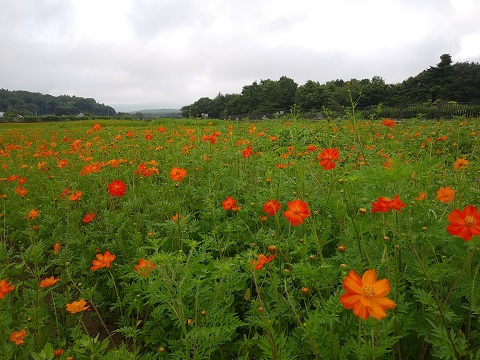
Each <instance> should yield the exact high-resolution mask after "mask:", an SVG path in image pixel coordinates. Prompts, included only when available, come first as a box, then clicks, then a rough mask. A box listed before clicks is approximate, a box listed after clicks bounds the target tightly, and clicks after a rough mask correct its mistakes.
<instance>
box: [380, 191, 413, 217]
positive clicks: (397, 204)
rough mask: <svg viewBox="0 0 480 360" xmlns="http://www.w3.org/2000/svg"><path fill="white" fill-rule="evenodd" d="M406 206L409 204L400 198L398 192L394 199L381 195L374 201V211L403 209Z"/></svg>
mask: <svg viewBox="0 0 480 360" xmlns="http://www.w3.org/2000/svg"><path fill="white" fill-rule="evenodd" d="M405 206H407V205H406V204H405V203H404V202H402V200H400V195H398V194H397V195H395V197H394V198H393V199H390V198H388V197H383V196H380V197H379V198H378V200H377V202H374V201H372V213H375V212H388V211H389V210H393V211H401V209H402V208H404V207H405Z"/></svg>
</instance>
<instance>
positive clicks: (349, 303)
mask: <svg viewBox="0 0 480 360" xmlns="http://www.w3.org/2000/svg"><path fill="white" fill-rule="evenodd" d="M361 297H362V295H358V294H351V293H346V294H343V295H342V296H340V302H341V303H342V305H343V306H344V307H345V309H353V308H354V307H355V304H356V303H357V302H359V301H360V298H361Z"/></svg>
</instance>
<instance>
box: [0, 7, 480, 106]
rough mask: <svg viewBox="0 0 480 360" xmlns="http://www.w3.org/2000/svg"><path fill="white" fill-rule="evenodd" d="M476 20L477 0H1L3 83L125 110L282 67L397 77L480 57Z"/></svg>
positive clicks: (300, 74)
mask: <svg viewBox="0 0 480 360" xmlns="http://www.w3.org/2000/svg"><path fill="white" fill-rule="evenodd" d="M479 18H480V0H295V1H287V0H0V88H4V89H9V90H27V91H34V92H40V93H44V94H51V95H55V96H57V95H63V94H66V95H76V96H81V97H89V98H94V99H95V100H97V101H98V102H99V103H104V104H106V105H111V106H113V107H114V108H115V109H116V110H117V111H127V110H139V109H145V108H180V107H181V106H183V105H189V104H191V103H193V102H194V101H196V100H198V99H199V98H201V97H205V96H206V97H210V98H214V97H215V96H216V95H217V94H218V92H221V93H223V94H225V93H240V92H241V91H242V87H243V86H244V85H249V84H251V83H252V82H253V81H260V80H261V79H272V80H278V79H279V78H280V77H281V76H283V75H285V76H287V77H290V78H292V79H293V80H295V82H297V83H298V85H303V84H304V83H305V82H306V81H307V80H309V79H310V80H314V81H319V82H320V83H325V82H327V81H329V80H335V79H344V80H349V79H351V78H357V79H363V78H369V79H371V78H372V77H373V76H375V75H377V76H381V77H383V78H384V79H385V82H387V83H397V82H401V81H403V80H405V79H406V78H408V77H410V76H414V75H417V74H418V73H419V72H421V71H422V70H425V69H427V68H428V67H430V66H435V65H436V64H438V63H439V62H440V55H442V54H446V53H447V54H451V55H452V59H453V61H454V62H458V61H469V62H480V45H479V44H480V21H479ZM122 104H123V105H122Z"/></svg>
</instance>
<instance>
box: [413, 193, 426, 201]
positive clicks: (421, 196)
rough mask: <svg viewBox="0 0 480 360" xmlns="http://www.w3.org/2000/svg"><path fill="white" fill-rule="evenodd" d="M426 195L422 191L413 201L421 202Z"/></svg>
mask: <svg viewBox="0 0 480 360" xmlns="http://www.w3.org/2000/svg"><path fill="white" fill-rule="evenodd" d="M425 197H426V194H425V191H422V192H421V193H420V194H419V195H418V196H416V197H415V200H417V201H422V200H425Z"/></svg>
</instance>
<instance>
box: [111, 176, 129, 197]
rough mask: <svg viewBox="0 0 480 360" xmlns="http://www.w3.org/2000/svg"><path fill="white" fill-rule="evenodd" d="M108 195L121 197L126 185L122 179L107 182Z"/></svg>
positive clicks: (124, 192)
mask: <svg viewBox="0 0 480 360" xmlns="http://www.w3.org/2000/svg"><path fill="white" fill-rule="evenodd" d="M108 192H109V193H110V196H116V197H122V196H123V195H125V194H126V193H127V185H125V183H124V182H123V181H122V180H113V181H112V182H111V183H110V184H108Z"/></svg>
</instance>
